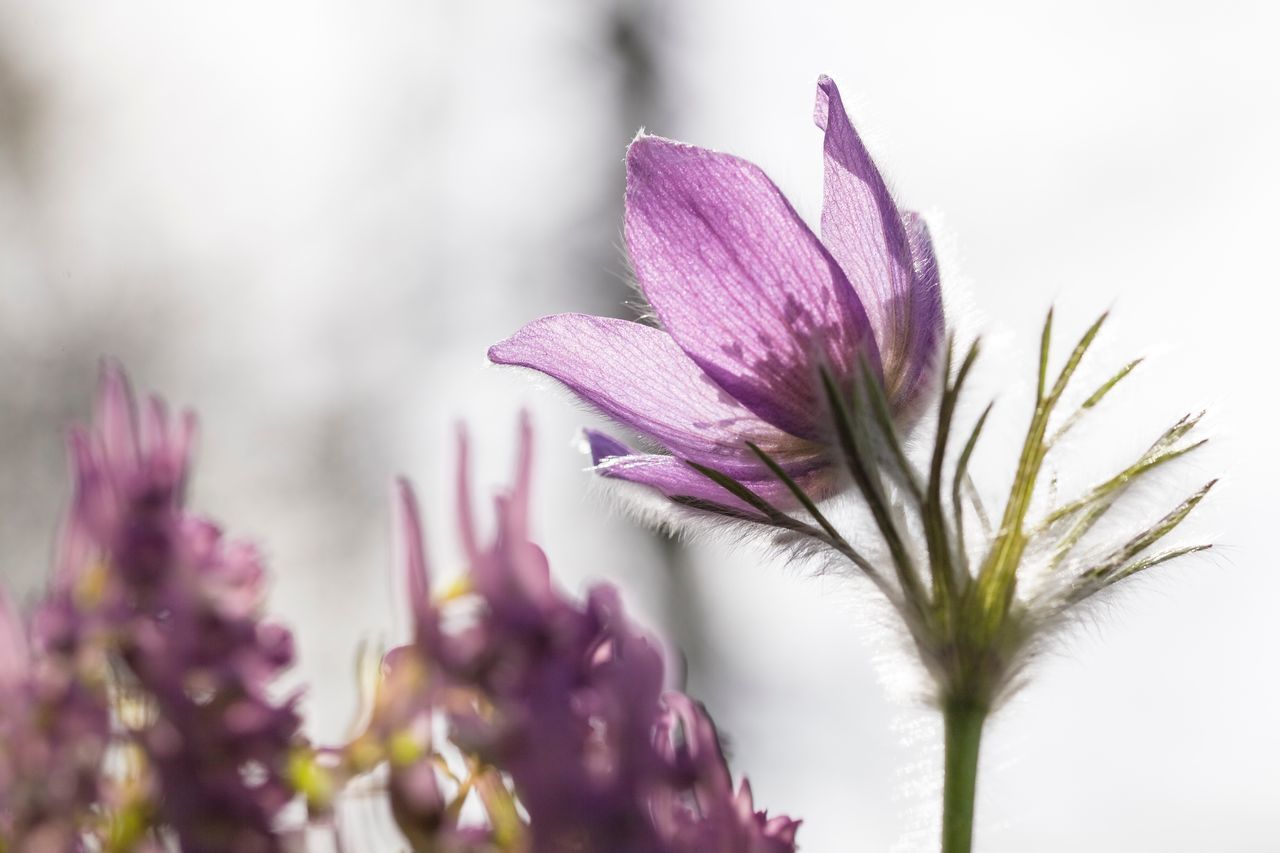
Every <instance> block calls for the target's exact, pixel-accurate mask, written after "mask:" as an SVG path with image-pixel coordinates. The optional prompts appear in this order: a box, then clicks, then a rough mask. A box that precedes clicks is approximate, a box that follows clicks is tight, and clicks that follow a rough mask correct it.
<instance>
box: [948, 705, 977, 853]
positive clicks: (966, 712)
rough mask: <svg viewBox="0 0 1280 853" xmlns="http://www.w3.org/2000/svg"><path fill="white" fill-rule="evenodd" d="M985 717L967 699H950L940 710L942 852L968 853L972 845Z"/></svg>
mask: <svg viewBox="0 0 1280 853" xmlns="http://www.w3.org/2000/svg"><path fill="white" fill-rule="evenodd" d="M986 719H987V709H986V708H983V707H980V706H978V705H974V704H971V703H968V702H953V703H949V704H948V705H947V707H946V709H945V710H944V711H943V720H944V725H945V728H946V747H945V749H946V759H945V761H946V770H945V774H946V775H945V777H944V778H943V782H942V853H970V851H971V850H972V849H973V804H974V795H975V794H976V793H977V788H978V747H979V746H980V744H981V742H982V724H983V723H984V722H986Z"/></svg>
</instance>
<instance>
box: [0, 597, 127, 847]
mask: <svg viewBox="0 0 1280 853" xmlns="http://www.w3.org/2000/svg"><path fill="white" fill-rule="evenodd" d="M66 604H67V600H66V598H65V597H55V598H51V599H50V600H49V601H47V602H45V603H43V604H42V605H41V606H40V610H39V612H38V614H37V617H38V619H39V620H40V621H41V622H43V623H44V624H45V626H46V627H48V626H51V625H52V623H54V622H57V623H59V624H60V625H62V626H63V627H62V629H61V630H59V631H58V632H57V633H58V638H57V639H58V640H59V642H58V643H57V644H56V645H51V646H50V645H44V644H41V643H38V642H36V643H33V642H31V639H32V638H31V637H30V632H29V630H28V628H27V626H26V625H25V624H24V623H23V620H22V619H21V617H20V616H19V615H18V613H16V612H15V611H14V610H13V608H12V607H11V606H10V604H9V601H8V599H7V598H6V597H5V596H4V595H3V594H2V593H0V849H5V850H8V849H15V850H76V849H80V841H81V836H82V832H83V827H84V826H85V824H86V823H87V821H88V820H89V819H90V818H91V817H92V815H93V808H94V806H95V804H96V803H97V802H99V799H100V797H101V795H102V794H103V793H104V791H103V786H102V785H101V784H100V778H99V777H100V769H101V766H102V760H103V757H104V755H105V753H106V750H107V745H108V742H109V740H110V735H111V732H110V723H111V720H110V714H109V712H108V706H107V698H106V691H105V689H104V685H103V684H102V682H101V660H100V659H94V658H95V654H94V649H93V647H92V645H91V644H89V643H86V642H83V641H82V638H81V637H79V636H76V634H77V633H78V632H79V629H80V628H81V627H82V626H81V625H80V623H78V621H77V620H75V619H66V618H63V617H64V616H65V615H66V614H65V605H66ZM95 671H97V673H98V676H97V677H96V678H95V677H94V676H93V675H92V673H94V672H95ZM86 676H88V677H86Z"/></svg>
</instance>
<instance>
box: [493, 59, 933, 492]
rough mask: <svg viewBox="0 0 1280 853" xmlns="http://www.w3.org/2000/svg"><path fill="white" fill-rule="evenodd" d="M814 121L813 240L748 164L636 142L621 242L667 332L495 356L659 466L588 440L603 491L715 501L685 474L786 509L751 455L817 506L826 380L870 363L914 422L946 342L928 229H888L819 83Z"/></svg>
mask: <svg viewBox="0 0 1280 853" xmlns="http://www.w3.org/2000/svg"><path fill="white" fill-rule="evenodd" d="M814 118H815V120H816V122H817V124H818V126H819V127H820V128H821V129H822V130H823V131H824V132H825V142H824V155H825V171H826V177H825V194H824V195H825V197H824V204H823V210H822V239H821V240H819V239H818V237H816V236H815V235H814V233H813V232H812V231H811V230H810V229H809V227H808V226H807V225H806V224H805V223H804V221H803V220H801V218H800V217H799V216H798V215H797V214H796V212H795V210H794V209H793V208H792V207H791V205H790V203H788V202H787V200H786V199H785V198H784V197H783V195H782V193H781V192H780V191H779V190H778V188H777V187H776V186H775V185H774V184H773V182H772V181H770V180H769V178H768V177H766V176H765V175H764V173H763V172H761V171H760V169H759V168H757V167H756V166H754V165H752V164H751V163H748V162H746V161H745V160H741V159H739V158H737V157H733V156H730V155H727V154H720V153H717V152H713V151H708V150H706V149H702V148H697V147H694V146H691V145H683V144H680V143H677V142H672V141H670V140H666V139H662V138H660V137H656V136H640V137H638V138H637V139H636V140H635V141H634V142H633V143H632V144H631V147H630V149H629V150H628V152H627V193H626V240H627V247H628V251H629V254H630V257H631V263H632V266H633V267H634V270H635V273H636V276H637V278H638V279H639V284H640V288H641V290H642V291H643V294H644V296H645V298H646V299H647V301H648V303H649V305H650V306H651V307H652V309H653V313H654V315H655V316H656V318H657V320H658V321H659V322H660V323H661V326H662V328H661V329H657V328H653V327H651V326H647V325H642V324H640V323H633V322H628V321H625V320H616V319H610V318H605V317H591V316H585V315H581V314H562V315H556V316H551V317H544V318H542V319H540V320H536V321H534V322H532V323H530V324H528V325H526V326H525V327H524V328H522V329H521V330H520V331H518V332H517V333H516V334H515V335H514V336H512V337H511V338H509V339H507V340H505V341H503V342H501V343H499V344H496V345H494V346H493V347H492V348H490V350H489V358H490V359H491V360H493V361H494V362H497V363H499V364H510V365H518V366H523V367H529V368H533V369H535V370H538V371H541V372H543V373H545V374H547V375H548V376H551V377H553V378H555V379H557V380H559V381H560V382H562V383H564V384H565V385H566V386H568V388H569V389H570V390H571V391H573V392H574V393H575V394H577V395H578V396H579V397H581V398H582V399H583V400H585V401H586V402H588V403H590V404H591V405H592V406H594V407H596V408H597V409H599V410H600V411H602V412H603V413H604V414H606V415H608V416H609V417H611V418H613V419H614V420H615V421H617V422H618V423H620V424H622V425H624V426H627V427H629V428H631V429H633V430H635V431H636V432H638V433H639V434H640V435H641V436H643V437H644V438H645V439H648V440H649V441H652V442H654V443H656V444H657V445H658V446H660V447H661V449H662V450H664V451H666V452H665V453H658V454H650V453H635V452H632V451H631V450H630V449H629V448H627V447H626V445H624V444H622V443H620V442H618V441H616V440H614V439H612V438H610V437H608V436H605V435H603V434H600V433H595V432H592V433H589V435H588V438H589V441H590V446H591V451H592V457H593V461H594V462H595V463H596V464H597V466H598V467H597V469H596V470H598V471H599V472H600V473H601V474H603V475H604V476H607V477H613V478H618V479H622V480H628V481H631V482H635V483H640V484H643V485H647V486H652V487H654V488H656V489H658V490H659V491H661V492H663V493H664V494H667V495H685V496H692V497H697V498H704V499H710V500H715V501H724V500H725V498H726V496H725V494H724V492H723V490H721V489H720V487H719V486H717V485H716V484H714V483H713V482H711V481H710V480H708V479H707V478H705V477H704V476H703V475H702V474H699V473H698V472H696V471H695V470H693V469H692V468H690V467H689V466H688V465H686V464H685V463H684V461H683V460H686V459H687V460H691V461H693V462H696V463H699V464H702V465H706V466H710V467H713V468H716V469H718V470H720V471H721V472H723V473H725V474H727V475H729V476H730V477H733V478H734V479H736V480H738V481H739V482H741V483H743V484H745V485H746V486H748V487H750V488H751V489H752V490H754V491H755V492H756V493H757V494H760V495H761V496H763V497H765V498H767V499H769V500H772V501H777V502H779V503H782V504H787V503H790V502H791V501H792V497H791V495H790V493H789V492H788V491H787V490H786V488H785V487H784V486H783V485H782V484H781V483H780V482H779V480H778V479H777V478H775V477H774V476H773V475H772V474H771V472H770V471H769V469H768V468H767V467H766V466H765V465H764V464H762V462H761V461H760V460H759V459H758V458H757V457H756V455H755V454H754V453H753V452H751V451H750V450H749V449H748V448H747V446H746V445H745V442H746V441H752V442H754V443H755V444H756V445H758V446H759V447H760V448H761V449H763V450H764V451H765V452H767V453H768V454H770V455H771V456H772V457H773V458H774V459H775V460H777V461H778V462H779V463H780V464H781V465H782V467H783V469H784V470H785V471H786V472H787V473H788V474H789V475H790V476H791V477H792V478H794V479H795V480H796V481H797V482H798V483H799V484H800V485H802V486H804V487H805V489H806V491H809V492H810V493H811V494H814V495H822V494H824V493H826V492H829V491H830V489H831V488H832V486H833V482H834V469H833V465H834V461H835V457H836V454H834V453H833V452H831V450H830V448H829V447H828V436H827V427H826V424H825V421H824V411H825V409H824V406H823V404H822V402H821V396H820V390H819V383H818V372H819V370H820V369H823V368H825V369H829V370H831V371H832V373H833V374H834V376H835V378H836V380H837V381H839V382H842V383H847V382H848V381H850V380H851V379H852V378H853V377H854V376H855V375H856V374H857V372H858V371H860V370H861V369H862V365H863V364H864V363H865V364H866V365H869V366H870V368H871V369H872V370H874V371H876V372H877V373H878V375H879V376H880V377H881V378H882V379H883V383H884V388H885V391H886V396H887V398H888V400H889V403H890V407H891V409H892V410H893V412H894V414H895V415H897V416H899V417H900V418H904V419H906V418H909V417H910V416H911V415H913V414H914V413H915V411H916V410H917V405H916V404H917V403H918V402H919V401H920V398H921V396H922V394H923V392H924V390H925V388H926V387H927V386H928V384H929V375H930V368H931V366H932V364H933V363H934V360H935V358H936V354H937V351H938V349H939V344H940V340H941V337H942V330H943V311H942V302H941V295H940V293H939V288H938V270H937V264H936V261H935V258H934V254H933V248H932V245H931V242H930V239H929V234H928V230H927V228H926V227H925V224H924V222H923V220H922V219H921V218H920V217H919V216H918V215H916V214H914V213H910V212H908V213H905V214H904V213H901V212H899V210H898V208H897V206H896V205H895V204H894V201H893V199H892V197H891V196H890V194H889V191H888V190H887V188H886V187H885V183H884V180H883V179H882V178H881V176H880V173H879V172H878V171H877V170H876V167H875V165H874V164H873V163H872V161H871V158H870V156H869V155H868V153H867V150H866V148H865V147H864V146H863V144H862V142H861V140H860V139H859V138H858V134H857V133H856V132H855V131H854V129H853V126H852V124H851V123H850V122H849V118H848V116H847V115H846V114H845V111H844V107H843V106H842V104H841V101H840V94H839V92H838V91H837V89H836V86H835V83H834V82H832V81H831V80H830V79H829V78H826V77H823V78H821V79H820V80H819V81H818V96H817V104H816V108H815V115H814Z"/></svg>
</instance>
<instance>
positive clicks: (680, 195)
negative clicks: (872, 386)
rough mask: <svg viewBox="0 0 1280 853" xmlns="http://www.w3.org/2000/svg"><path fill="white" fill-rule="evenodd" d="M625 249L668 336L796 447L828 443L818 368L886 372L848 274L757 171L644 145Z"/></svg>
mask: <svg viewBox="0 0 1280 853" xmlns="http://www.w3.org/2000/svg"><path fill="white" fill-rule="evenodd" d="M626 238H627V248H628V251H629V253H630V256H631V263H632V266H633V267H634V269H635V272H636V275H637V276H638V278H639V280H640V286H641V289H642V290H643V291H644V295H645V297H646V298H647V299H648V300H649V303H650V305H652V306H653V309H654V311H655V312H656V313H657V316H658V319H659V320H660V321H661V322H662V325H663V327H664V328H665V329H666V330H667V331H668V332H669V333H670V334H671V337H672V338H674V339H675V341H676V343H678V344H679V345H680V347H681V348H682V349H683V350H684V351H685V352H686V353H688V354H689V357H690V358H692V359H693V360H694V361H695V362H696V363H697V365H698V366H699V367H701V368H702V369H703V370H704V371H706V373H707V375H708V376H710V377H711V378H712V379H713V380H715V382H716V383H717V384H719V385H720V386H721V387H723V388H724V389H725V390H726V391H728V392H729V393H730V394H732V395H733V396H734V397H736V398H737V399H738V400H740V401H742V404H743V405H745V406H746V407H747V408H748V409H750V410H751V411H753V412H755V413H756V414H757V415H759V416H760V417H761V418H764V419H765V420H767V421H769V422H770V423H772V424H776V425H777V426H779V427H781V428H782V429H784V430H786V431H787V432H790V433H792V434H793V435H797V436H801V437H803V438H808V439H816V438H818V436H819V434H820V431H821V430H820V428H819V416H818V415H819V412H820V411H821V406H820V405H818V393H817V387H816V386H817V367H818V366H819V365H820V364H823V363H825V364H829V365H830V366H831V367H832V368H833V369H834V370H835V371H836V372H837V373H838V374H840V375H848V374H850V373H852V372H853V371H854V370H855V369H857V368H858V365H859V353H860V352H864V353H865V355H866V357H867V358H868V360H870V361H871V362H872V364H874V365H876V366H878V364H879V361H878V355H877V353H876V350H875V344H874V340H873V335H872V332H871V327H870V323H869V321H868V319H867V315H866V312H865V311H864V310H863V308H862V305H861V303H860V302H859V301H858V297H857V295H856V294H855V293H854V291H853V288H852V287H850V286H849V282H848V280H847V279H846V278H845V275H844V273H843V272H842V271H841V269H840V265H839V264H838V263H837V262H836V260H835V259H834V258H833V257H832V256H831V254H830V253H829V252H828V251H827V250H826V249H825V248H824V247H823V245H822V244H821V242H819V240H818V238H817V237H816V236H815V235H814V234H813V232H812V231H810V230H809V227H808V226H807V225H805V224H804V222H803V221H802V220H801V219H800V217H799V216H797V215H796V212H795V211H794V210H793V209H792V207H791V205H790V204H789V203H788V202H787V200H786V199H785V198H784V197H783V196H782V193H781V192H780V191H779V190H778V188H777V187H776V186H774V184H773V182H772V181H770V180H769V178H768V177H766V176H765V174H764V173H763V172H761V171H760V169H758V168H757V167H756V166H754V165H752V164H751V163H748V162H746V161H745V160H741V159H738V158H737V157H731V156H729V155H727V154H719V153H716V152H713V151H707V150H705V149H702V148H696V147H694V146H690V145H681V144H679V143H676V142H671V141H670V140H666V139H661V138H659V137H656V136H642V137H639V138H638V139H636V140H635V142H633V143H632V144H631V148H630V149H629V150H628V152H627V196H626Z"/></svg>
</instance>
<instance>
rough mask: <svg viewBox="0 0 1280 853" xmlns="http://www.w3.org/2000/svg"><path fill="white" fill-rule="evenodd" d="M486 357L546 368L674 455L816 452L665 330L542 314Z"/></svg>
mask: <svg viewBox="0 0 1280 853" xmlns="http://www.w3.org/2000/svg"><path fill="white" fill-rule="evenodd" d="M489 358H490V360H492V361H494V362H497V363H499V364H513V365H518V366H521V367H529V368H533V369H534V370H538V371H541V372H542V373H545V374H547V375H548V376H551V377H552V378H554V379H557V380H559V381H560V382H563V383H564V384H565V385H567V386H568V387H569V389H570V390H571V391H573V392H574V393H575V394H577V395H578V396H579V397H581V398H583V399H584V400H586V401H587V402H588V403H590V404H591V405H593V406H595V407H596V408H598V409H599V410H600V411H602V412H603V413H604V414H606V415H608V416H609V417H611V418H613V419H614V420H616V421H618V422H619V423H622V424H625V425H626V426H629V427H631V428H632V429H634V430H635V431H637V432H639V433H641V434H642V435H645V436H647V437H648V438H651V439H653V440H654V441H657V442H659V443H661V444H662V445H663V446H665V447H666V448H667V449H669V450H670V451H671V452H672V453H675V454H676V455H678V456H683V457H687V458H689V459H693V460H696V461H698V462H701V463H703V464H707V465H714V466H716V467H718V468H721V469H722V470H724V471H725V472H726V473H729V474H734V475H738V474H755V473H757V472H759V471H760V470H761V466H760V463H759V461H758V460H757V459H756V458H755V457H754V456H753V455H752V454H751V453H750V451H749V450H748V449H747V447H746V445H745V442H746V441H748V440H750V441H754V442H756V443H757V444H758V445H760V446H761V447H763V448H764V449H765V450H766V451H768V452H770V453H774V454H777V455H779V456H784V457H786V458H793V457H796V456H803V455H809V456H813V455H815V454H816V453H817V448H815V447H812V446H811V445H808V443H807V442H803V441H799V440H797V439H795V438H794V437H792V436H789V435H786V434H785V433H783V432H781V431H780V430H778V429H777V428H776V427H774V426H772V425H771V424H768V423H766V422H765V421H763V420H761V419H760V418H758V417H756V416H755V415H754V414H752V413H751V412H750V411H748V410H747V409H746V408H745V407H744V406H743V405H742V404H741V403H739V402H738V401H737V400H735V399H734V398H733V397H731V396H729V395H728V394H727V393H725V391H724V390H723V389H722V388H720V387H719V386H717V385H716V383H714V382H712V381H711V380H710V379H709V378H708V377H707V376H706V374H705V373H703V372H702V370H700V369H699V368H698V366H697V365H695V364H694V363H693V362H692V361H690V360H689V358H688V356H686V355H685V354H684V352H683V351H681V349H680V347H678V346H677V345H676V343H675V342H674V341H673V340H672V339H671V337H670V336H669V335H667V334H666V333H665V332H663V331H661V330H659V329H654V328H652V327H650V326H645V325H641V324H640V323H632V322H628V321H626V320H617V319H612V318H608V317H592V316H588V315H585V314H558V315H554V316H551V317H543V318H542V319H540V320H535V321H533V322H532V323H529V324H528V325H526V326H525V327H524V328H522V329H521V330H520V331H518V332H516V334H515V335H513V336H512V337H510V338H508V339H507V340H505V341H502V342H501V343H498V344H495V345H494V346H493V347H491V348H490V350H489Z"/></svg>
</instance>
